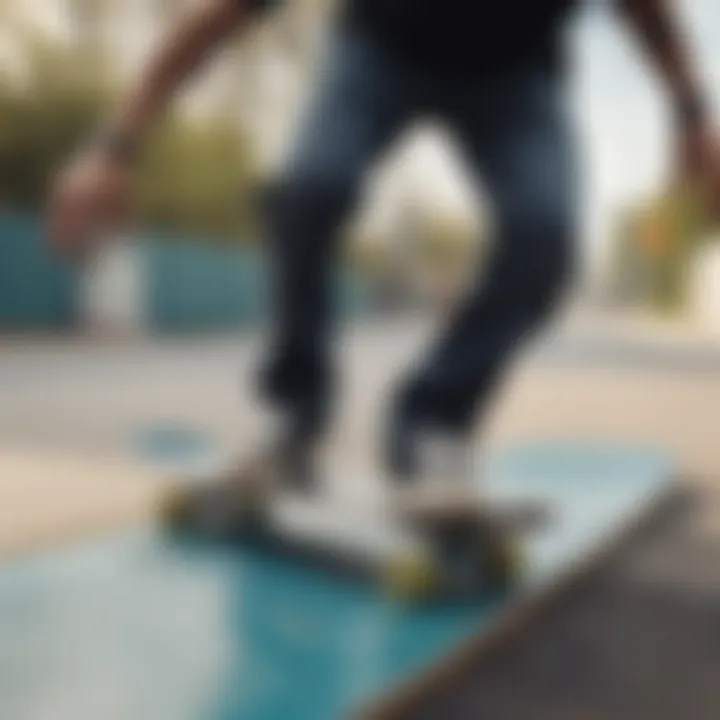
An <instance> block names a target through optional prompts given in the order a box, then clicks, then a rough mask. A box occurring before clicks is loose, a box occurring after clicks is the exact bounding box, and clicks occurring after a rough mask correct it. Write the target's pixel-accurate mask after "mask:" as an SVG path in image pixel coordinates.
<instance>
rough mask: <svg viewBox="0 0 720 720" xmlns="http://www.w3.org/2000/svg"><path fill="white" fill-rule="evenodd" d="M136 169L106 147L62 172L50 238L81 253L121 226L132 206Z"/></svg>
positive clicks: (75, 253)
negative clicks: (134, 171)
mask: <svg viewBox="0 0 720 720" xmlns="http://www.w3.org/2000/svg"><path fill="white" fill-rule="evenodd" d="M132 185H133V172H132V169H131V167H130V165H129V164H127V163H123V162H122V161H120V160H119V159H117V158H114V157H113V156H112V154H111V153H108V152H106V151H105V150H104V149H102V148H99V149H93V150H91V151H88V152H85V153H83V154H81V155H80V156H78V157H77V158H76V159H75V160H73V161H72V162H71V163H70V164H69V165H68V166H67V168H66V169H65V170H64V171H63V172H61V174H60V175H59V177H58V180H57V181H56V183H55V186H54V188H53V192H52V196H51V202H50V209H49V213H50V218H49V220H50V242H51V243H52V245H53V247H54V248H55V249H56V250H57V251H58V252H60V253H63V254H67V255H71V256H78V255H80V256H82V255H84V254H85V253H87V252H88V251H90V250H91V249H92V247H93V246H94V245H95V244H97V243H99V242H100V241H102V240H103V239H104V238H106V237H107V236H108V235H110V234H112V233H114V232H116V231H117V230H119V229H120V228H121V227H122V225H123V224H124V223H125V221H126V220H127V218H128V216H129V214H130V208H131V196H132Z"/></svg>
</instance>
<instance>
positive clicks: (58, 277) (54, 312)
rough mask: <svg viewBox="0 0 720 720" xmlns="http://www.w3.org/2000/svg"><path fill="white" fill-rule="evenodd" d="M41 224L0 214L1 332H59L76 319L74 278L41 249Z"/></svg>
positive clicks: (65, 267)
mask: <svg viewBox="0 0 720 720" xmlns="http://www.w3.org/2000/svg"><path fill="white" fill-rule="evenodd" d="M44 236H45V234H44V232H43V226H42V222H41V221H40V220H39V219H37V218H31V217H27V216H21V215H18V214H14V213H1V214H0V329H5V330H8V329H9V330H26V329H63V328H67V327H69V326H71V325H72V324H73V323H74V321H75V318H76V315H77V313H76V304H75V298H76V292H75V288H76V277H75V272H74V271H73V269H72V268H71V267H70V266H69V264H68V263H64V262H62V261H60V260H58V259H57V258H56V257H54V256H53V255H52V254H51V253H49V252H48V251H47V249H46V248H45V242H44Z"/></svg>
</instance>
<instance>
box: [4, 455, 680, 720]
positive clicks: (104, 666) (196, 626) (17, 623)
mask: <svg viewBox="0 0 720 720" xmlns="http://www.w3.org/2000/svg"><path fill="white" fill-rule="evenodd" d="M675 477H676V470H675V467H674V464H673V462H672V460H671V458H668V457H667V456H666V454H665V453H664V452H663V451H658V450H655V449H652V448H650V449H648V448H643V447H637V446H633V445H629V446H628V445H622V444H621V445H617V444H612V443H587V442H584V443H578V442H554V443H548V442H540V443H534V444H531V445H522V446H519V447H512V448H509V449H507V450H506V451H502V452H499V453H497V454H495V455H491V456H490V457H489V458H488V464H487V469H486V474H485V476H484V477H483V479H482V482H483V491H484V492H487V497H488V498H489V502H490V503H491V504H492V505H493V507H497V506H498V505H499V504H500V503H501V502H502V503H505V502H507V503H508V504H509V505H512V504H513V503H515V502H516V501H517V500H522V499H523V498H533V499H538V500H540V501H541V502H543V503H547V504H550V505H551V506H552V507H553V508H556V513H554V514H553V517H552V521H551V522H550V523H548V525H546V526H545V527H543V528H542V530H538V531H537V532H533V533H530V534H528V535H527V536H526V537H524V538H523V540H522V546H523V553H524V556H525V563H524V566H523V569H522V570H521V572H520V576H519V578H518V579H517V581H516V582H514V583H513V584H512V586H511V587H510V588H509V589H508V591H507V592H504V593H500V594H498V593H487V594H485V593H481V594H479V595H477V596H473V598H472V599H471V600H470V601H468V602H461V603H453V602H448V603H445V602H438V603H430V604H420V605H411V606H404V605H399V604H397V603H395V602H393V601H391V600H389V599H388V598H387V597H386V596H385V595H384V593H381V592H378V591H377V589H376V587H374V586H373V585H372V584H368V583H366V582H356V581H355V580H353V579H350V578H346V577H345V576H343V575H342V574H341V573H337V572H335V571H334V570H333V571H325V570H324V569H321V568H320V567H316V566H315V565H312V564H309V563H304V562H298V561H297V560H296V559H295V558H293V557H291V556H290V555H288V554H286V553H285V552H281V553H273V552H269V551H268V550H267V549H266V546H264V545H260V546H257V547H256V546H252V545H251V544H242V543H241V544H240V546H234V545H230V546H226V545H225V544H224V543H216V542H210V543H206V542H195V541H194V540H192V541H190V542H187V541H185V540H182V539H179V538H176V537H175V535H174V534H172V533H167V532H166V531H164V530H162V531H161V530H159V528H158V527H157V523H156V522H155V520H154V519H153V521H152V522H148V523H147V524H146V525H145V526H141V527H138V528H135V529H131V530H128V531H122V532H119V533H118V534H117V535H110V536H105V537H102V538H98V539H97V540H92V541H88V542H87V543H85V544H79V545H77V546H75V547H70V548H64V549H57V550H53V551H52V552H50V553H47V554H37V555H35V556H33V557H29V558H27V559H25V560H22V561H17V562H12V563H6V564H4V565H0V608H2V612H0V637H2V638H3V642H2V644H1V646H0V664H2V663H3V662H4V663H5V665H6V666H7V667H8V668H12V669H13V671H12V672H5V673H0V697H2V700H3V709H4V710H5V713H4V716H7V717H17V718H20V717H23V718H30V717H39V716H41V715H42V714H43V713H44V712H46V710H47V702H48V700H47V699H48V697H52V702H53V705H52V707H53V712H54V713H55V714H56V715H57V716H59V717H73V718H75V717H78V718H79V717H103V718H105V717H107V718H110V717H117V718H125V717H132V718H133V719H134V720H156V719H157V718H176V719H177V720H227V719H228V718H238V720H244V719H246V718H247V719H248V720H287V719H288V718H308V719H310V718H312V719H313V720H335V719H336V718H343V717H356V716H357V715H356V714H355V713H358V714H359V716H361V717H368V718H385V717H405V716H408V717H413V716H414V715H413V712H416V711H417V710H418V708H419V707H421V706H422V703H423V698H424V697H427V696H426V695H424V693H426V692H429V690H430V688H435V689H437V688H438V687H439V686H441V684H442V683H443V681H444V680H447V682H448V684H449V683H450V681H451V680H452V678H453V672H452V670H453V668H454V667H456V663H459V665H460V667H462V658H463V657H472V658H473V659H477V658H478V657H482V655H483V654H484V653H487V652H489V651H490V650H492V649H493V648H497V647H498V645H502V643H504V642H507V638H508V633H515V634H517V633H522V632H524V631H525V630H526V629H527V627H528V625H529V624H530V623H532V622H537V621H538V620H539V617H540V615H539V613H540V612H541V611H540V610H538V611H537V612H536V611H535V608H547V607H550V606H552V603H553V602H557V601H559V599H560V598H561V597H563V595H564V594H565V593H567V592H568V590H570V589H571V588H572V587H573V586H574V583H575V579H579V578H580V577H582V576H584V575H585V574H587V573H588V572H590V571H591V570H592V568H593V567H596V566H597V564H598V563H599V562H601V561H602V558H603V557H605V555H606V553H607V552H608V551H609V550H610V549H613V548H615V547H617V546H618V545H619V543H620V542H621V540H622V538H623V537H624V536H625V535H626V534H627V532H628V531H630V530H632V529H633V528H634V527H635V526H636V525H637V524H638V523H639V522H641V521H643V520H644V519H645V518H648V517H650V515H651V514H652V512H653V510H654V508H656V507H657V504H658V502H659V501H661V500H662V499H663V498H664V497H666V496H667V495H668V494H669V493H670V492H671V491H672V488H673V487H674V482H673V481H674V478H675ZM349 504H350V505H351V507H352V506H356V505H357V503H355V502H350V503H349ZM275 507H276V509H277V512H278V513H280V508H281V503H276V504H275ZM307 508H308V515H307V517H305V518H304V522H305V524H306V525H307V526H308V527H310V526H313V525H316V523H315V520H314V518H313V517H312V516H311V514H310V512H311V510H312V511H314V512H316V513H320V510H318V509H315V510H313V508H316V506H313V505H307ZM334 514H335V515H336V516H338V519H337V523H336V525H337V527H336V528H334V529H333V532H337V533H338V537H343V535H342V534H341V533H340V530H342V531H343V532H344V531H345V530H346V527H345V526H347V525H349V519H348V518H351V517H352V515H353V513H351V512H348V513H347V514H346V513H345V512H344V511H343V512H342V513H341V512H340V511H339V510H338V512H337V513H334ZM357 514H358V515H363V516H364V513H357ZM288 515H291V516H292V517H294V518H295V519H296V521H297V525H296V529H297V532H298V534H299V533H300V531H301V528H300V525H301V523H300V522H299V518H300V515H301V514H300V513H299V512H297V513H295V514H293V513H290V512H288ZM322 515H323V516H327V515H330V516H332V515H333V513H322ZM373 517H378V516H377V515H376V514H374V513H372V514H371V513H368V516H367V520H365V518H364V517H362V518H360V517H359V518H358V524H361V525H363V524H367V522H370V519H371V518H373ZM378 523H379V521H378ZM109 681H111V682H110V685H108V682H109ZM58 688H61V689H62V692H57V689H58ZM97 688H105V689H106V691H104V692H102V693H98V692H97ZM403 712H404V714H403Z"/></svg>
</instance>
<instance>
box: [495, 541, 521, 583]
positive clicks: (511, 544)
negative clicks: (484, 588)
mask: <svg viewBox="0 0 720 720" xmlns="http://www.w3.org/2000/svg"><path fill="white" fill-rule="evenodd" d="M524 567H525V555H524V553H523V549H522V546H521V545H520V543H519V542H517V541H506V542H503V543H500V544H499V545H498V547H497V548H495V549H494V551H493V552H492V554H491V558H490V562H489V568H488V571H489V576H490V580H491V582H492V584H495V585H501V586H504V585H508V584H510V583H512V582H513V581H514V580H515V579H516V578H517V577H518V576H519V575H520V574H521V573H522V571H523V569H524Z"/></svg>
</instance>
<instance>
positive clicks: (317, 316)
mask: <svg viewBox="0 0 720 720" xmlns="http://www.w3.org/2000/svg"><path fill="white" fill-rule="evenodd" d="M288 1H292V0H288ZM270 4H271V3H270V2H265V1H263V0H205V1H204V2H201V3H199V4H198V5H197V6H194V7H193V9H191V10H189V11H188V13H187V15H186V16H185V17H184V19H183V20H182V21H181V22H180V23H179V25H178V27H176V28H175V29H174V31H173V32H172V33H170V35H169V37H168V38H167V39H166V40H165V41H164V42H163V43H162V44H161V45H160V46H159V47H158V49H157V52H156V54H155V56H154V58H153V59H152V60H151V61H150V63H149V65H148V66H147V67H146V69H145V70H144V72H143V73H142V74H141V76H140V78H139V79H138V82H137V83H136V84H135V86H134V88H133V90H132V91H131V93H130V94H129V96H128V98H127V99H126V100H125V102H124V103H122V104H121V105H120V108H119V109H118V111H117V113H116V114H115V115H114V117H113V118H112V119H111V121H110V122H109V123H108V124H107V125H106V126H105V127H104V129H103V130H102V131H101V132H100V133H99V135H98V136H97V138H96V139H95V140H94V141H93V142H92V143H90V145H89V147H88V148H87V149H86V150H85V151H84V152H83V153H81V154H80V155H79V157H77V158H75V159H74V160H73V161H72V162H71V163H70V165H69V167H68V168H67V169H66V171H65V172H64V173H63V174H62V175H61V176H60V178H59V180H58V182H57V186H56V188H55V193H54V198H53V204H52V212H51V216H52V239H53V242H54V244H55V246H56V247H57V248H58V249H59V250H61V251H63V252H70V253H74V252H77V251H83V250H85V249H87V248H88V247H89V245H90V244H91V242H92V239H93V238H94V237H98V236H100V235H102V233H103V232H107V231H108V230H111V229H113V228H114V227H115V226H117V224H118V223H119V222H120V221H121V220H122V219H123V217H124V215H125V214H126V212H127V207H128V204H129V203H128V200H129V197H130V195H131V187H132V184H133V176H134V168H135V164H136V160H137V159H138V156H139V155H140V154H141V151H142V145H143V140H144V138H145V137H146V136H147V134H148V130H149V128H150V127H151V126H152V125H153V123H154V122H155V121H156V120H157V118H158V116H160V115H161V114H162V111H163V110H164V109H165V107H166V106H167V105H168V103H169V101H170V100H171V98H172V97H173V96H174V95H175V94H176V92H177V91H178V90H179V89H180V87H181V85H182V84H183V82H184V81H185V80H186V79H187V78H188V77H189V76H190V75H191V74H192V73H193V72H194V71H196V70H197V69H198V68H199V67H200V65H201V64H202V62H203V61H204V60H205V59H207V58H208V57H210V56H211V55H212V53H213V52H214V51H217V50H218V49H219V48H220V47H221V46H222V45H223V42H225V41H227V40H228V39H229V38H230V37H231V35H232V34H233V33H234V31H235V30H238V29H241V28H244V27H246V26H247V25H248V24H250V23H251V22H252V21H254V20H255V19H256V18H258V17H259V16H260V15H261V14H262V13H264V12H267V11H268V10H269V7H268V6H269V5H270ZM575 4H577V3H575V2H573V1H572V0H533V1H532V2H524V1H521V0H505V2H501V3H495V2H489V1H486V0H448V1H446V2H435V1H434V0H345V1H344V2H343V3H342V4H341V7H340V9H339V10H340V12H339V17H338V18H337V19H336V20H335V23H334V26H333V32H332V34H331V47H330V52H329V54H328V57H327V59H326V61H325V64H324V66H323V67H322V70H321V72H320V74H319V77H318V87H317V92H316V96H315V100H314V102H313V104H312V106H311V108H310V113H309V116H308V118H307V119H306V121H305V123H304V125H303V128H302V132H301V133H300V137H299V139H298V141H297V143H296V145H295V150H294V152H293V153H292V154H291V156H290V158H289V160H288V162H287V165H286V167H285V170H284V172H283V173H282V174H281V175H280V177H279V179H278V181H277V183H276V184H275V186H274V189H273V191H272V192H271V193H270V197H269V198H268V203H267V210H268V228H269V241H270V247H271V251H272V257H273V262H274V283H273V288H274V305H275V313H274V324H273V340H272V343H271V345H270V353H269V358H268V361H267V364H266V367H265V369H264V372H263V377H262V387H263V390H264V394H265V396H266V398H267V399H268V400H270V401H271V402H272V403H273V404H274V405H275V406H277V407H278V408H280V409H281V412H282V414H283V417H284V418H285V419H286V420H287V424H286V430H285V431H284V432H283V433H281V434H280V435H279V437H278V438H277V442H278V445H277V448H278V449H282V450H283V452H279V453H278V457H282V458H284V459H285V460H286V466H285V472H286V473H287V477H288V479H291V480H295V481H301V480H303V479H307V478H308V476H309V468H310V465H311V458H312V455H313V450H314V448H315V446H316V443H317V440H318V438H319V437H320V434H321V432H322V430H323V428H324V426H325V425H326V423H327V421H328V414H329V411H330V404H331V398H332V395H333V391H332V389H333V372H332V362H331V357H330V351H329V337H328V336H329V323H330V307H329V306H330V302H329V278H330V266H331V261H332V256H333V253H334V251H335V249H336V247H337V243H338V236H339V234H340V229H341V225H342V224H343V222H344V221H345V220H346V219H347V218H348V216H349V214H350V213H351V211H352V209H353V208H354V207H355V204H356V202H357V200H358V196H359V194H360V193H361V191H362V186H363V183H364V181H365V178H366V175H367V173H368V171H369V170H370V169H371V168H372V166H373V164H374V163H375V161H376V160H377V159H378V157H379V156H380V155H381V154H382V153H383V152H384V151H385V150H386V149H387V148H388V147H389V146H390V145H391V144H392V142H393V141H394V140H395V139H396V138H397V136H398V135H399V134H400V133H401V132H402V131H403V130H404V129H406V128H407V127H408V125H409V124H410V123H411V122H413V121H414V120H416V119H418V118H421V117H433V118H435V119H438V120H440V121H441V122H442V123H444V125H445V126H446V127H447V128H448V130H449V131H450V133H451V134H452V135H453V137H454V138H455V140H456V141H457V143H458V145H459V147H460V149H461V151H462V153H463V156H464V159H465V161H466V162H467V164H468V166H469V168H470V170H471V173H472V176H473V177H474V179H475V180H476V181H477V183H478V185H480V183H482V185H483V187H484V188H485V189H486V190H487V192H488V194H489V197H490V200H491V205H492V208H493V213H494V218H495V226H496V229H497V243H496V250H495V251H494V254H493V256H492V258H491V260H490V264H489V267H488V268H487V270H486V272H485V273H484V274H483V279H482V281H481V280H480V278H479V277H478V281H477V284H476V285H475V286H474V287H472V288H471V289H470V290H469V292H468V294H467V296H466V297H465V299H464V301H463V302H462V304H461V305H460V307H459V308H458V309H457V310H456V311H455V312H454V315H453V317H452V318H450V322H449V323H448V325H447V327H446V328H445V330H444V332H443V333H442V334H441V336H440V337H439V338H438V339H437V340H436V341H435V343H434V344H433V345H432V347H431V348H429V350H428V352H427V355H426V356H425V357H424V358H423V359H422V362H420V363H419V364H418V365H417V367H416V369H415V370H414V372H413V373H412V374H411V376H409V377H407V378H405V379H404V380H403V381H402V383H401V384H400V385H398V389H397V395H396V397H395V400H394V403H393V407H392V410H391V413H390V418H389V422H388V431H387V433H386V438H387V444H386V448H385V449H384V451H383V460H384V464H385V467H386V469H387V473H388V476H389V477H390V478H392V479H394V480H397V481H398V483H397V486H401V487H412V482H410V483H409V484H408V483H407V482H405V481H408V480H410V481H412V479H413V478H415V477H416V476H417V475H418V473H419V472H420V468H419V467H418V458H419V456H420V448H421V445H422V440H421V439H422V438H424V437H426V436H428V435H432V434H433V433H437V434H440V435H442V436H444V437H449V438H456V439H457V440H458V444H459V445H462V444H463V441H464V439H465V438H466V437H467V435H468V432H469V430H470V427H471V425H473V424H474V423H475V422H476V421H477V420H478V419H479V416H480V415H481V413H482V411H483V409H484V408H485V407H486V405H487V402H488V398H489V396H490V394H491V391H492V389H493V388H494V386H495V385H496V383H497V382H498V381H499V380H500V379H501V376H502V371H503V368H504V367H505V366H506V364H507V362H508V358H509V356H510V355H511V353H512V352H513V351H514V349H515V348H516V347H517V346H518V344H519V343H520V342H521V341H522V340H523V338H525V337H526V336H527V335H528V333H530V331H532V330H534V329H535V328H536V327H537V326H538V325H539V323H540V322H541V321H542V320H543V319H544V318H546V317H547V316H548V314H549V312H550V311H551V309H552V307H553V305H554V304H555V302H556V301H557V299H558V297H559V296H560V295H561V293H562V291H563V288H564V287H565V286H566V284H567V281H568V278H569V277H570V275H571V270H572V267H573V254H574V252H573V247H574V240H575V235H576V219H577V217H576V215H577V208H578V205H579V203H578V197H577V188H578V178H577V171H576V161H575V151H574V147H573V139H572V131H571V128H570V127H569V122H568V118H567V115H566V111H565V86H566V67H565V65H566V62H565V60H564V58H563V48H562V44H563V43H562V35H563V33H564V27H565V25H566V21H567V20H568V18H569V15H570V12H571V10H572V6H574V5H575ZM616 5H617V9H618V12H619V14H620V16H621V17H622V19H623V20H625V21H626V22H627V24H628V26H629V27H630V28H631V29H632V31H633V32H634V34H635V35H636V36H637V38H638V39H639V41H640V43H641V45H642V46H643V48H644V49H645V51H646V53H647V56H648V57H649V59H650V61H651V63H652V64H653V67H654V69H655V70H656V71H657V74H658V75H659V77H660V80H661V83H662V86H663V90H664V91H665V94H666V96H667V100H668V109H669V112H670V114H671V119H672V126H673V128H674V131H675V142H676V150H677V154H678V158H679V163H680V165H681V170H682V171H683V172H685V173H688V174H690V175H692V176H693V178H695V179H697V180H698V181H700V182H701V183H702V187H703V188H704V189H705V190H706V191H707V192H708V193H709V197H712V198H713V200H717V199H718V197H719V193H718V190H719V189H720V181H719V177H720V174H719V173H718V168H720V163H719V162H718V157H719V156H718V146H717V144H716V140H715V137H714V133H713V129H712V127H711V124H710V118H709V114H708V100H707V98H706V96H705V93H704V91H703V87H702V85H701V83H700V81H699V75H698V72H697V68H696V67H695V65H694V64H693V62H692V54H691V53H690V52H689V48H688V46H687V44H686V43H685V42H684V41H683V37H684V36H683V32H682V31H681V29H680V28H679V27H678V25H677V21H676V18H675V14H674V12H673V9H672V8H673V5H674V4H673V3H671V2H670V0H617V2H616Z"/></svg>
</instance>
